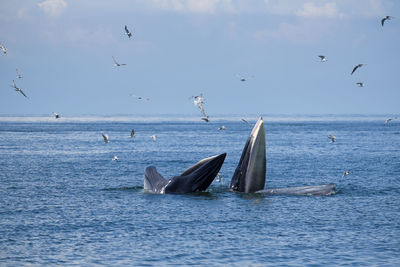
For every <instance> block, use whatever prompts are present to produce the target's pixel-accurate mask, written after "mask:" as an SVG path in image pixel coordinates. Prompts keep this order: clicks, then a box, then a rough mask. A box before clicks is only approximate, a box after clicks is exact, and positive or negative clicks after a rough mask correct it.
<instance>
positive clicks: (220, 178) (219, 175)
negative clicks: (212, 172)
mask: <svg viewBox="0 0 400 267" xmlns="http://www.w3.org/2000/svg"><path fill="white" fill-rule="evenodd" d="M215 181H217V182H218V183H220V182H221V181H222V175H221V174H220V173H217V179H216V180H215Z"/></svg>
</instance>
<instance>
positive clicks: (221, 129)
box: [218, 125, 226, 131]
mask: <svg viewBox="0 0 400 267" xmlns="http://www.w3.org/2000/svg"><path fill="white" fill-rule="evenodd" d="M225 130H226V127H225V125H222V126H221V127H219V128H218V131H225Z"/></svg>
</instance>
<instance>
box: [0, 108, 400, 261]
mask: <svg viewBox="0 0 400 267" xmlns="http://www.w3.org/2000/svg"><path fill="white" fill-rule="evenodd" d="M242 118H243V119H245V120H247V121H248V122H249V124H250V125H249V124H247V123H245V122H244V121H242V120H241V119H242ZM257 118H258V116H257V115H254V116H253V115H249V116H244V117H242V116H239V115H232V116H215V117H211V121H210V122H208V123H206V122H204V121H202V120H200V118H199V117H195V116H183V115H163V116H136V115H135V116H134V115H132V116H127V115H121V116H75V117H74V116H65V117H64V116H61V118H59V119H55V118H54V117H51V116H0V266H170V265H173V266H176V265H179V266H189V265H190V266H192V265H195V266H400V120H396V119H394V120H392V121H390V122H389V123H387V124H385V119H387V118H388V117H387V116H382V115H328V116H326V115H324V116H322V115H314V116H309V115H307V116H302V115H270V116H268V115H264V116H263V119H264V123H265V132H266V155H267V174H266V184H265V187H266V188H284V187H290V186H308V185H323V184H329V183H334V184H336V185H337V192H336V194H334V195H330V196H293V195H268V194H265V193H254V194H245V193H234V192H231V191H230V190H229V184H230V179H231V177H232V174H233V172H234V170H235V168H236V165H237V163H238V160H239V158H240V155H241V152H242V149H243V146H244V144H245V142H246V139H247V137H248V135H249V134H250V132H251V125H254V123H255V122H256V120H257ZM222 125H224V126H225V127H226V130H218V128H219V127H221V126H222ZM132 130H134V131H135V137H130V133H131V131H132ZM104 133H107V134H108V136H109V143H105V142H104V141H103V137H102V134H104ZM330 134H333V135H334V136H335V137H336V142H334V143H332V142H331V140H330V139H329V138H328V135H330ZM152 135H156V136H157V139H156V141H153V139H152V138H151V137H150V136H152ZM224 152H226V153H227V157H226V159H225V163H224V164H223V166H222V168H221V170H220V173H221V176H222V180H221V181H220V182H217V181H216V180H214V182H213V183H212V184H211V185H210V187H209V188H208V190H207V191H206V192H199V193H192V194H182V195H173V194H165V195H160V194H151V193H148V192H145V191H144V190H143V178H144V169H145V168H146V167H147V166H150V165H153V166H156V167H157V170H158V171H159V172H160V173H161V174H162V175H163V176H164V177H165V178H171V177H173V176H176V175H179V174H181V173H182V172H183V171H184V170H185V169H187V168H188V167H190V166H191V165H193V164H195V163H196V162H197V161H199V160H201V159H203V158H206V157H209V156H212V155H216V154H220V153H224ZM114 156H117V157H118V159H119V160H117V161H116V160H113V158H114ZM346 170H349V171H350V172H351V174H349V175H347V176H345V177H343V173H344V172H345V171H346Z"/></svg>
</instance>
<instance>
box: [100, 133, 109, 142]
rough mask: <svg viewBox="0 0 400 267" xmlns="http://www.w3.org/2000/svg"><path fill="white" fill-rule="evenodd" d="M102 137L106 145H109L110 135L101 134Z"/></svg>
mask: <svg viewBox="0 0 400 267" xmlns="http://www.w3.org/2000/svg"><path fill="white" fill-rule="evenodd" d="M101 135H102V136H103V139H104V143H106V144H107V143H108V134H107V133H105V134H101Z"/></svg>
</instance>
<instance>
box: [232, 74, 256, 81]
mask: <svg viewBox="0 0 400 267" xmlns="http://www.w3.org/2000/svg"><path fill="white" fill-rule="evenodd" d="M235 76H236V77H238V78H239V80H240V81H241V82H245V81H247V80H249V79H251V78H253V76H249V77H244V76H242V75H240V74H235Z"/></svg>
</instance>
